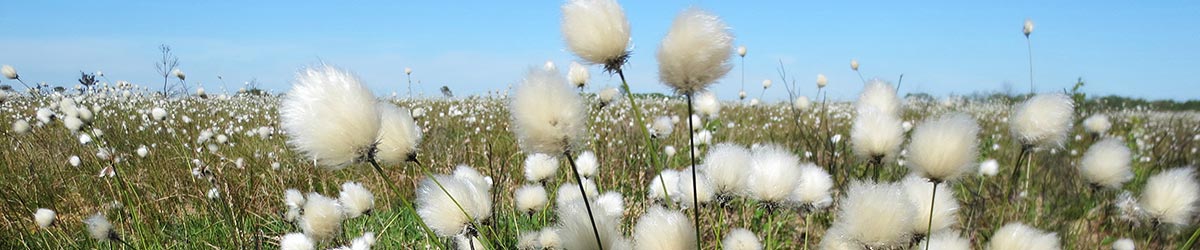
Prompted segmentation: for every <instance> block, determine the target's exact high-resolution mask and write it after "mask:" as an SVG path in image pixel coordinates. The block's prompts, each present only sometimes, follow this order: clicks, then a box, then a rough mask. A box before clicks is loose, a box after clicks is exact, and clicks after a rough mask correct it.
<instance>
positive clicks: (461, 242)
mask: <svg viewBox="0 0 1200 250" xmlns="http://www.w3.org/2000/svg"><path fill="white" fill-rule="evenodd" d="M454 246H455V248H454V249H458V250H476V249H487V248H485V247H483V242H481V241H480V240H479V238H477V237H475V236H468V235H461V234H460V235H455V236H454Z"/></svg>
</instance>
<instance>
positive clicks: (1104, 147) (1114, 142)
mask: <svg viewBox="0 0 1200 250" xmlns="http://www.w3.org/2000/svg"><path fill="white" fill-rule="evenodd" d="M1131 161H1132V156H1131V153H1130V152H1129V148H1128V147H1125V144H1124V143H1122V142H1121V139H1117V138H1106V139H1103V140H1101V141H1100V142H1097V143H1096V144H1092V146H1091V147H1089V148H1088V150H1087V152H1084V153H1083V159H1082V160H1080V162H1079V173H1080V174H1081V175H1083V177H1084V178H1085V179H1087V181H1088V182H1090V183H1092V184H1095V185H1098V186H1103V187H1108V188H1114V189H1119V188H1121V185H1123V184H1125V182H1127V181H1129V180H1131V179H1133V171H1132V170H1131V168H1130V166H1129V164H1130V162H1131Z"/></svg>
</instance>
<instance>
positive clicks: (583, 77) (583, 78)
mask: <svg viewBox="0 0 1200 250" xmlns="http://www.w3.org/2000/svg"><path fill="white" fill-rule="evenodd" d="M589 77H591V74H589V73H588V69H587V67H584V66H583V65H582V64H579V62H571V68H570V69H569V70H567V81H568V82H571V84H572V85H575V87H576V88H581V89H582V88H583V87H585V86H587V82H588V78H589Z"/></svg>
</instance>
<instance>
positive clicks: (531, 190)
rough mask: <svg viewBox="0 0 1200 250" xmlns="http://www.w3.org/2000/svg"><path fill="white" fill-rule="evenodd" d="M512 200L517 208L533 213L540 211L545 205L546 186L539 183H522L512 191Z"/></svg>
mask: <svg viewBox="0 0 1200 250" xmlns="http://www.w3.org/2000/svg"><path fill="white" fill-rule="evenodd" d="M513 200H514V202H515V203H516V205H517V210H518V211H522V212H526V213H533V212H537V211H542V208H544V207H545V206H546V202H547V201H548V198H547V197H546V188H545V187H542V186H541V185H524V186H521V187H520V188H517V191H516V192H514V193H513Z"/></svg>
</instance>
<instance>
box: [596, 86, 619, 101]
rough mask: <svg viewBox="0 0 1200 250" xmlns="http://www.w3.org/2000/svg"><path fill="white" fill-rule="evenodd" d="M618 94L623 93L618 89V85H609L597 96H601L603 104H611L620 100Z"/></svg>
mask: <svg viewBox="0 0 1200 250" xmlns="http://www.w3.org/2000/svg"><path fill="white" fill-rule="evenodd" d="M618 94H621V91H620V90H617V88H616V87H607V88H604V89H601V90H600V92H599V93H597V94H596V97H598V98H600V104H601V105H609V104H612V103H613V102H615V101H617V100H620V99H617V95H618Z"/></svg>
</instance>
